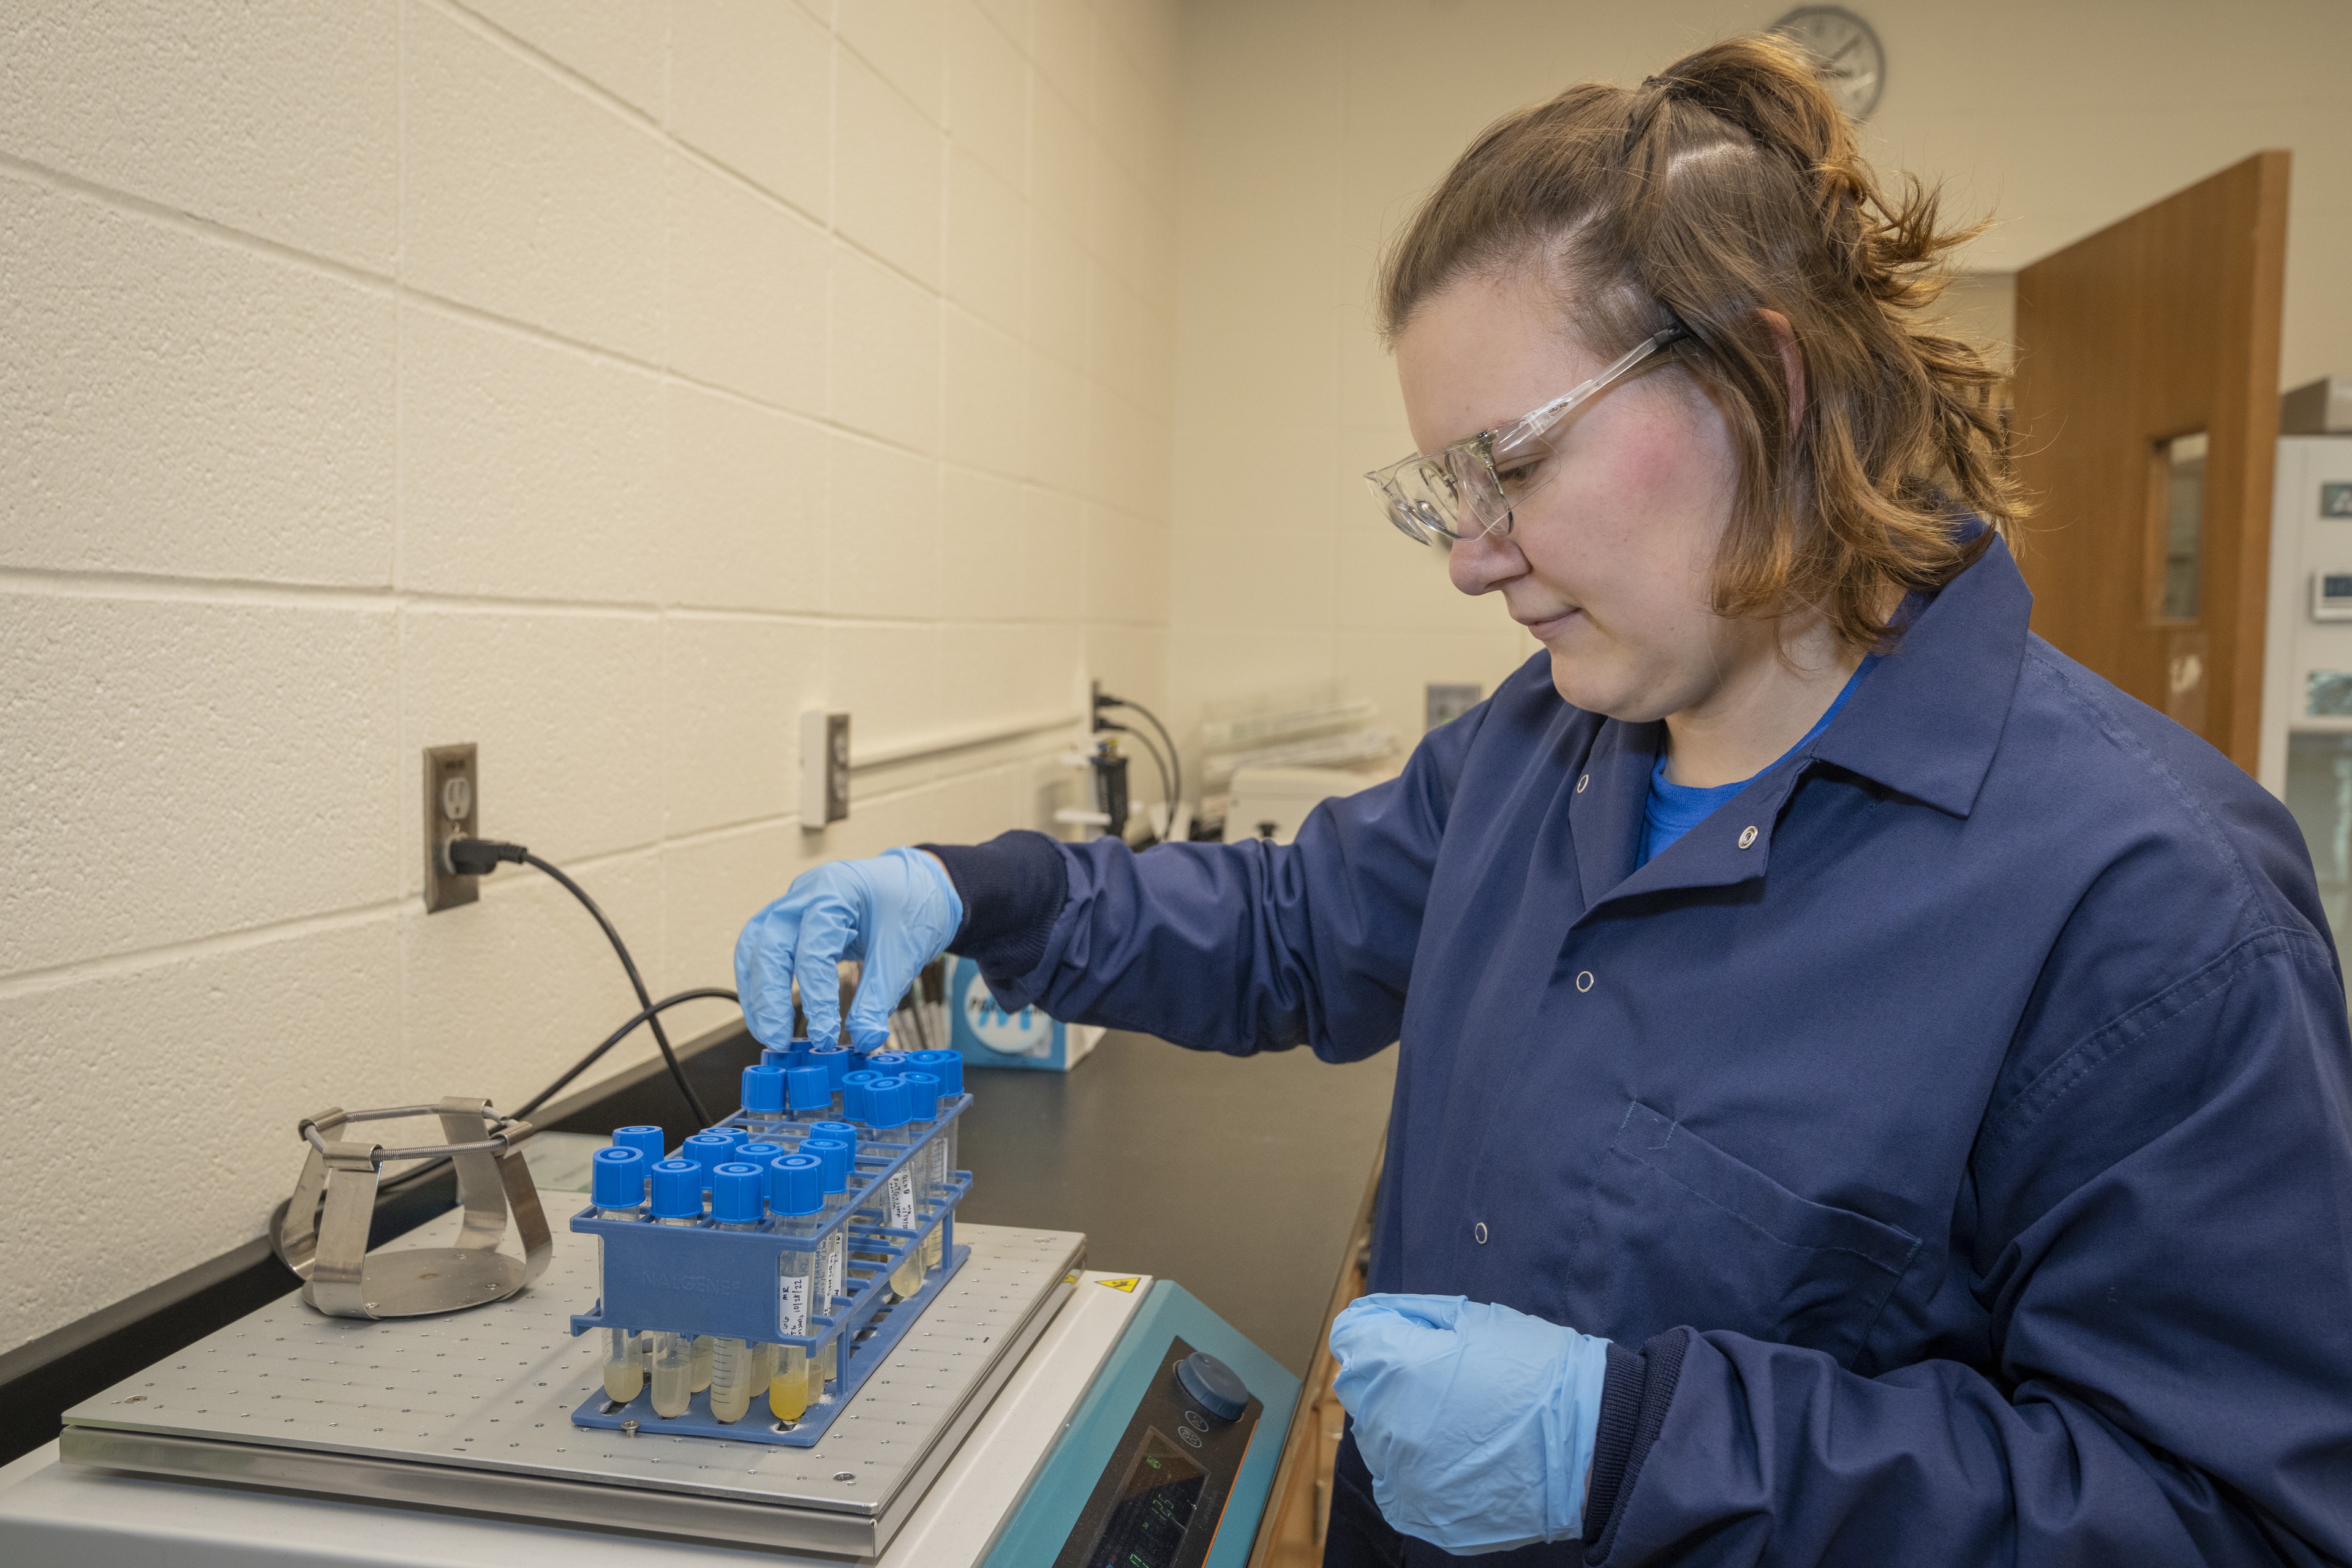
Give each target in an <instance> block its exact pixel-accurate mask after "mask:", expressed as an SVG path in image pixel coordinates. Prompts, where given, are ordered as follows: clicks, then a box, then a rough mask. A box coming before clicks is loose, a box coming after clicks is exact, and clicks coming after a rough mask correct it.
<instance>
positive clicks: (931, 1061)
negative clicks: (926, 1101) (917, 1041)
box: [912, 1051, 963, 1100]
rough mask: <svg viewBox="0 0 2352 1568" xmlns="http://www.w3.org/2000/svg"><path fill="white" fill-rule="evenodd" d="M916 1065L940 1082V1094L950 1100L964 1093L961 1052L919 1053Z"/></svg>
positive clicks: (916, 1056) (915, 1061)
mask: <svg viewBox="0 0 2352 1568" xmlns="http://www.w3.org/2000/svg"><path fill="white" fill-rule="evenodd" d="M912 1059H913V1061H914V1063H915V1065H916V1066H917V1067H919V1068H922V1069H923V1071H925V1072H927V1073H929V1074H930V1075H931V1076H932V1077H933V1078H936V1079H939V1080H940V1094H941V1095H942V1096H943V1097H945V1098H946V1099H949V1100H953V1099H955V1098H956V1096H958V1095H960V1094H961V1093H962V1092H963V1053H962V1052H961V1051H917V1052H916V1053H915V1054H914V1057H913V1058H912Z"/></svg>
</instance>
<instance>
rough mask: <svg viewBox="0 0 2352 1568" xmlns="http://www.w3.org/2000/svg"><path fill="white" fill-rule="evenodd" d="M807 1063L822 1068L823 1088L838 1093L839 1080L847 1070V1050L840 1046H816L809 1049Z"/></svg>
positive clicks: (839, 1088)
mask: <svg viewBox="0 0 2352 1568" xmlns="http://www.w3.org/2000/svg"><path fill="white" fill-rule="evenodd" d="M808 1065H809V1066H811V1067H813V1068H824V1084H825V1088H826V1089H829V1090H831V1091H832V1092H833V1093H835V1094H839V1093H840V1092H841V1080H842V1079H843V1077H844V1076H845V1075H846V1074H847V1073H848V1071H849V1052H848V1050H847V1049H846V1048H845V1047H841V1046H816V1047H812V1048H811V1049H810V1051H809V1054H808Z"/></svg>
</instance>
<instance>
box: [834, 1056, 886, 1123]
mask: <svg viewBox="0 0 2352 1568" xmlns="http://www.w3.org/2000/svg"><path fill="white" fill-rule="evenodd" d="M883 1077H887V1074H883V1073H878V1072H876V1071H875V1070H874V1069H873V1068H852V1069H850V1070H849V1071H847V1072H845V1073H843V1074H842V1075H841V1119H842V1120H843V1121H846V1122H849V1123H851V1124H852V1125H854V1126H859V1127H862V1126H865V1125H866V1085H867V1084H869V1083H872V1082H873V1081H874V1080H875V1079H877V1078H883Z"/></svg>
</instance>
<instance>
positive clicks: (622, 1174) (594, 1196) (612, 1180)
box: [589, 1148, 646, 1405]
mask: <svg viewBox="0 0 2352 1568" xmlns="http://www.w3.org/2000/svg"><path fill="white" fill-rule="evenodd" d="M645 1197H646V1157H645V1155H644V1154H643V1153H642V1152H639V1151H638V1150H635V1149H617V1148H616V1149H599V1150H597V1151H596V1152H595V1154H594V1155H593V1157H592V1158H591V1159H590V1161H589V1201H590V1202H591V1203H593V1205H595V1209H596V1217H597V1218H598V1219H623V1220H636V1219H642V1218H644V1217H645V1216H644V1215H643V1213H642V1212H641V1208H642V1205H644V1203H645ZM596 1278H597V1279H598V1281H599V1286H600V1289H603V1290H604V1300H608V1301H609V1300H612V1299H613V1292H612V1290H611V1289H610V1288H609V1287H606V1286H604V1285H603V1284H602V1281H603V1279H604V1238H603V1237H598V1238H597V1242H596ZM645 1386H646V1350H645V1346H644V1345H643V1344H641V1343H639V1342H638V1340H637V1337H636V1336H635V1334H633V1333H631V1332H630V1331H628V1330H627V1329H625V1328H618V1329H607V1330H605V1331H604V1397H605V1398H607V1399H612V1400H617V1401H618V1402H619V1403H621V1404H623V1405H626V1404H627V1403H628V1402H629V1401H630V1400H632V1399H635V1397H636V1396H637V1395H638V1394H641V1393H643V1392H644V1391H645Z"/></svg>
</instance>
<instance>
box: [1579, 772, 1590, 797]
mask: <svg viewBox="0 0 2352 1568" xmlns="http://www.w3.org/2000/svg"><path fill="white" fill-rule="evenodd" d="M1591 782H1592V775H1591V773H1586V774H1585V775H1583V776H1582V777H1581V778H1580V779H1578V780H1577V781H1576V793H1577V794H1579V795H1582V794H1583V793H1584V786H1585V785H1586V784H1591Z"/></svg>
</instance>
